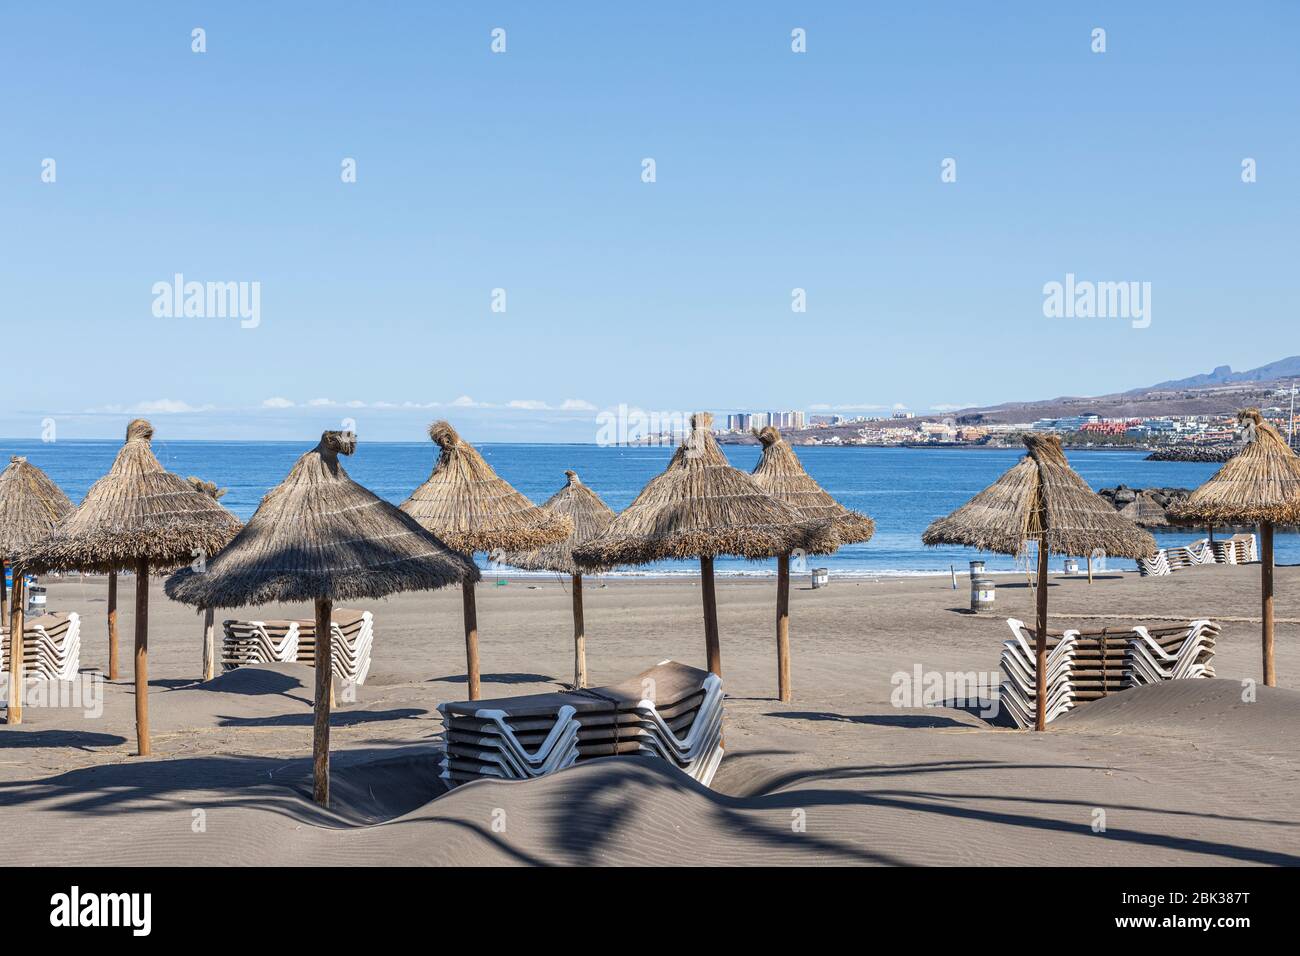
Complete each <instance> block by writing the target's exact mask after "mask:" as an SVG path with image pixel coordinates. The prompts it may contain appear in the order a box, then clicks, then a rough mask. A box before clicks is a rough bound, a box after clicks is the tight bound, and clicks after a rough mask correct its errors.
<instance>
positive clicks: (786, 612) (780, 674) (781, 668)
mask: <svg viewBox="0 0 1300 956" xmlns="http://www.w3.org/2000/svg"><path fill="white" fill-rule="evenodd" d="M754 436H755V437H756V438H757V439H758V441H759V444H761V445H762V446H763V457H762V458H760V459H759V461H758V464H757V465H755V466H754V471H753V475H754V481H756V482H758V485H759V487H760V488H762V489H763V490H764V491H766V492H767V493H768V494H769V495H771V496H772V497H774V498H776V499H777V500H779V501H783V502H785V503H786V504H787V505H789V506H790V507H791V508H793V509H794V510H795V511H797V512H799V514H801V515H803V516H804V517H805V518H808V519H812V520H818V521H829V522H830V523H831V526H832V527H833V528H834V529H835V537H836V539H837V542H836V547H838V546H839V545H841V544H855V543H861V542H863V541H869V540H870V539H871V536H872V535H873V534H875V533H876V523H875V522H874V521H872V520H871V519H870V518H868V517H867V516H866V515H864V514H861V513H860V512H857V511H852V510H850V509H848V508H845V507H844V506H843V505H842V504H840V503H839V502H838V501H836V500H835V499H834V498H832V497H831V496H830V495H829V494H827V492H826V490H825V489H824V488H822V486H821V485H819V484H817V482H816V481H814V480H813V477H812V475H810V474H808V472H807V471H805V470H804V467H803V464H802V463H801V462H800V461H799V457H798V456H797V455H796V454H795V453H794V449H793V448H791V447H790V443H789V442H787V441H786V440H785V439H784V438H782V437H781V432H780V431H778V430H777V429H776V428H773V427H772V426H771V425H768V426H767V427H766V428H762V429H759V430H757V431H756V432H755V433H754ZM830 550H834V549H833V548H832V549H830ZM776 561H777V565H776V660H777V665H776V683H777V697H778V698H779V699H780V700H782V701H784V702H787V703H788V702H789V701H790V700H792V699H793V695H792V692H791V690H790V556H789V555H788V554H783V555H780V556H779V557H778V558H777V559H776Z"/></svg>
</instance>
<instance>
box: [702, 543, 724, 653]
mask: <svg viewBox="0 0 1300 956" xmlns="http://www.w3.org/2000/svg"><path fill="white" fill-rule="evenodd" d="M700 587H701V590H702V591H703V593H704V649H705V652H706V655H707V657H708V661H709V673H711V674H717V675H718V676H719V677H721V676H722V647H721V646H720V644H719V642H718V598H717V594H716V593H715V592H714V590H713V559H712V558H700Z"/></svg>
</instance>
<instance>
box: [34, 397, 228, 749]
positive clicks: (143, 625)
mask: <svg viewBox="0 0 1300 956" xmlns="http://www.w3.org/2000/svg"><path fill="white" fill-rule="evenodd" d="M152 439H153V426H152V425H150V424H149V423H148V422H147V421H145V420H144V419H142V418H137V419H136V420H135V421H133V422H131V424H130V425H128V426H127V428H126V443H125V444H124V445H123V446H122V450H121V451H119V452H118V453H117V458H116V459H115V460H114V462H113V467H112V468H110V469H109V471H108V474H106V475H105V476H104V477H103V478H100V479H99V481H97V482H95V483H94V484H93V485H91V486H90V491H89V492H87V493H86V497H85V500H83V501H82V502H81V505H80V506H79V507H78V508H77V510H76V511H74V512H72V514H70V515H68V517H67V518H65V519H64V521H63V523H62V524H60V525H59V527H58V529H57V530H56V531H55V532H54V534H52V535H51V536H50V537H48V538H46V539H45V540H44V541H43V542H41V543H40V544H37V545H34V546H32V547H30V548H28V549H26V550H25V551H23V553H22V555H21V560H22V562H23V564H24V566H26V567H28V568H30V569H32V570H34V571H74V570H75V571H117V570H120V569H124V568H134V569H135V725H136V737H137V741H138V744H139V752H140V754H141V755H147V754H148V753H149V749H150V748H149V569H150V567H153V568H164V569H171V568H175V567H178V566H180V565H182V564H186V563H188V562H190V561H193V560H199V561H202V560H206V559H207V556H208V555H211V554H215V553H216V552H217V551H220V550H221V548H222V547H224V546H225V545H226V543H227V542H229V541H230V539H231V538H233V537H234V536H235V533H236V532H237V531H238V530H239V521H238V520H237V519H236V518H235V516H234V515H232V514H231V513H230V512H229V511H227V510H226V509H225V508H223V507H221V505H219V504H217V502H216V501H215V500H214V499H212V498H209V497H208V496H207V495H204V494H201V493H199V492H197V491H195V490H194V489H193V488H192V487H191V486H190V485H189V484H188V483H187V482H186V481H185V479H184V478H181V477H180V476H179V475H173V474H172V473H171V472H169V471H167V470H166V469H165V468H163V466H162V465H161V464H160V463H159V461H158V459H157V458H156V457H154V453H153V450H152V449H151V448H150V444H149V443H150V441H151V440H152ZM112 636H113V635H112V632H110V641H111V638H112ZM109 655H110V658H112V657H115V656H116V647H115V646H113V645H112V643H110V647H109Z"/></svg>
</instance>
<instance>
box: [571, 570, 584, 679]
mask: <svg viewBox="0 0 1300 956" xmlns="http://www.w3.org/2000/svg"><path fill="white" fill-rule="evenodd" d="M573 686H574V687H579V688H581V687H586V686H587V627H586V623H585V622H584V621H583V618H582V575H581V574H575V575H574V576H573Z"/></svg>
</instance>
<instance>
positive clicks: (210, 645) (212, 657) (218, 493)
mask: <svg viewBox="0 0 1300 956" xmlns="http://www.w3.org/2000/svg"><path fill="white" fill-rule="evenodd" d="M185 480H186V481H188V482H189V483H190V487H192V488H193V489H194V490H195V491H201V492H203V494H205V495H207V496H208V497H209V498H211V499H212V500H213V501H220V500H221V499H222V498H224V497H225V496H226V492H227V491H229V490H230V489H229V488H218V487H217V483H216V482H214V481H204V480H203V479H202V478H198V477H196V476H194V475H190V476H189V477H188V478H186V479H185ZM199 610H201V611H202V612H203V665H202V667H203V679H204V680H205V681H208V680H212V679H213V678H214V677H216V676H217V634H216V621H215V615H214V614H213V610H212V608H210V607H207V608H200V609H199Z"/></svg>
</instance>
